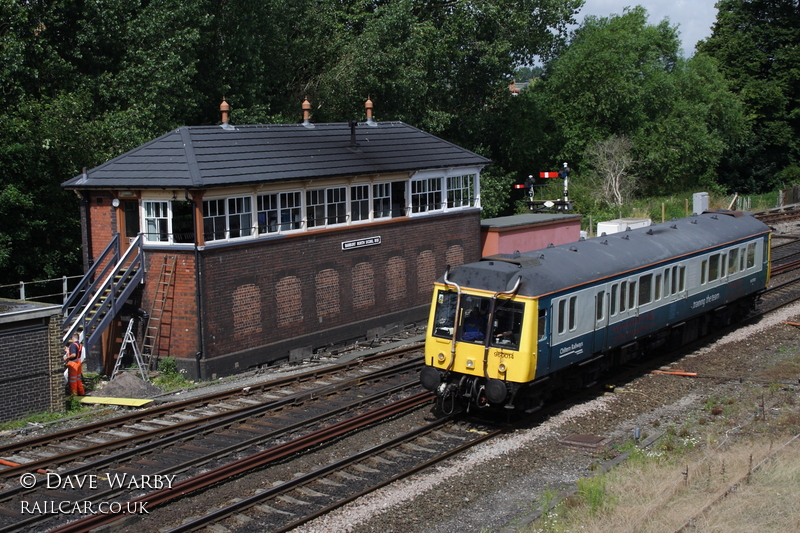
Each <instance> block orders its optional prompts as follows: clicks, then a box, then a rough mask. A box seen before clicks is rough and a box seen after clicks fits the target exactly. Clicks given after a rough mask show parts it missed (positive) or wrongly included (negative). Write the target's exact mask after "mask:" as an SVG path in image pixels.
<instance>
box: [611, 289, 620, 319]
mask: <svg viewBox="0 0 800 533" xmlns="http://www.w3.org/2000/svg"><path fill="white" fill-rule="evenodd" d="M617 292H618V288H617V285H616V284H614V285H612V286H611V316H616V315H617Z"/></svg>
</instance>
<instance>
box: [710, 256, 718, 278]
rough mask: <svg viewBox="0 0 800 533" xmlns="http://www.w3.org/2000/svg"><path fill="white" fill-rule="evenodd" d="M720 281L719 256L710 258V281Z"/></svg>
mask: <svg viewBox="0 0 800 533" xmlns="http://www.w3.org/2000/svg"><path fill="white" fill-rule="evenodd" d="M716 279H719V254H714V255H712V256H711V257H709V258H708V281H714V280H716Z"/></svg>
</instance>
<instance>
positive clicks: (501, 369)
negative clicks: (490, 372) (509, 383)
mask: <svg viewBox="0 0 800 533" xmlns="http://www.w3.org/2000/svg"><path fill="white" fill-rule="evenodd" d="M497 370H498V371H499V372H500V373H501V374H504V373H505V371H506V365H505V363H500V366H498V367H497Z"/></svg>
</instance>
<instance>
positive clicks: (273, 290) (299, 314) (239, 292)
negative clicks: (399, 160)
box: [148, 211, 480, 374]
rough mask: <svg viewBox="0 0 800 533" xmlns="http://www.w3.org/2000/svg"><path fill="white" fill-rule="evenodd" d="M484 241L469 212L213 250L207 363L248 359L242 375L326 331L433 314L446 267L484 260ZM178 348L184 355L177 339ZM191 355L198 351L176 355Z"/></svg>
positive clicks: (206, 273)
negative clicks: (429, 309)
mask: <svg viewBox="0 0 800 533" xmlns="http://www.w3.org/2000/svg"><path fill="white" fill-rule="evenodd" d="M479 232H480V223H479V212H478V211H469V212H465V213H458V214H452V215H444V216H431V217H425V218H418V219H397V220H393V221H391V222H387V223H383V224H376V225H369V226H355V227H349V228H339V229H331V230H328V231H320V232H313V233H306V234H296V235H290V236H286V237H285V238H279V239H273V240H264V241H256V242H250V243H247V244H243V245H239V246H228V247H220V248H212V249H206V250H204V251H203V252H201V255H202V264H201V267H202V268H201V271H202V279H203V283H202V286H203V307H204V309H203V316H204V322H205V324H206V330H205V337H204V341H205V342H204V344H205V353H204V358H205V359H215V358H219V357H222V356H225V355H228V354H234V353H241V354H246V356H245V355H243V357H242V358H241V359H242V361H237V363H240V364H239V366H238V368H228V370H229V372H227V373H233V372H236V371H240V370H245V369H246V368H247V366H252V365H253V364H257V363H258V360H259V359H261V361H260V362H262V363H265V362H268V361H270V360H275V359H280V358H285V357H286V353H284V352H285V350H282V351H280V352H278V353H275V352H272V351H270V349H268V348H267V347H268V346H270V345H272V344H274V343H277V342H279V341H283V340H286V339H291V338H302V337H303V336H307V335H310V334H312V333H314V332H318V331H320V330H329V331H331V332H332V334H333V335H335V331H336V329H337V328H343V327H345V326H347V325H348V324H353V323H359V322H362V321H367V320H374V319H375V318H377V317H380V316H382V315H386V316H389V315H390V314H392V313H396V312H398V311H401V310H404V309H412V308H420V307H424V306H427V305H428V304H429V303H430V298H431V290H432V284H433V281H434V280H435V279H436V278H438V277H439V276H441V275H442V274H443V273H444V270H445V268H446V265H448V264H450V265H451V266H457V265H459V264H462V263H464V262H466V261H476V260H477V259H479V258H480V251H479V248H480V242H479ZM374 236H380V237H381V244H380V245H377V246H369V247H364V248H356V249H350V250H342V242H344V241H351V240H356V239H361V238H365V237H374ZM148 276H149V278H148V279H152V276H153V271H152V267H151V272H150V273H149V274H148ZM148 290H150V289H149V288H148ZM187 296H188V295H187ZM176 298H177V297H176ZM189 300H190V301H189V302H188V305H186V306H184V305H183V304H180V303H179V302H178V301H177V300H176V303H175V308H176V309H177V308H181V309H184V308H186V309H192V308H193V307H192V306H193V305H194V300H193V297H190V298H189ZM420 314H424V311H423V312H422V313H420ZM175 329H178V328H175ZM364 333H365V332H364ZM362 334H363V333H362ZM329 340H330V341H336V340H337V339H329ZM338 340H342V339H338ZM170 342H171V344H172V345H173V347H175V348H177V346H178V344H179V343H178V342H177V341H176V339H175V338H173V339H171V340H170ZM260 347H264V349H263V350H262V351H263V353H259V348H260ZM314 347H315V346H314ZM184 354H185V355H186V356H188V355H189V354H190V350H183V351H182V353H181V352H179V351H176V350H171V355H175V356H178V357H181V356H183V355H184ZM191 354H192V355H193V352H191ZM187 370H189V371H191V370H192V369H191V368H187ZM221 373H223V374H224V373H226V371H225V370H224V369H222V370H221Z"/></svg>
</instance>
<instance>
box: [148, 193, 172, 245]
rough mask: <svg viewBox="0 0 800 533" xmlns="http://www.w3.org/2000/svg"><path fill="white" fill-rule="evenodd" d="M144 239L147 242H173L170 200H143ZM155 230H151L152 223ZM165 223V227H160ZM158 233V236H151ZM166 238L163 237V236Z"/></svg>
mask: <svg viewBox="0 0 800 533" xmlns="http://www.w3.org/2000/svg"><path fill="white" fill-rule="evenodd" d="M142 221H143V227H144V232H143V233H144V240H145V241H147V242H168V243H171V242H172V228H171V227H170V226H172V209H171V207H170V202H169V200H142ZM151 223H152V224H154V225H156V226H159V227H157V228H156V227H154V228H153V229H154V230H155V231H150V229H151V228H150V224H151ZM162 224H163V228H162V227H160V226H161V225H162ZM151 235H156V237H157V238H151V237H150V236H151ZM162 236H163V237H165V238H161V237H162Z"/></svg>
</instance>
